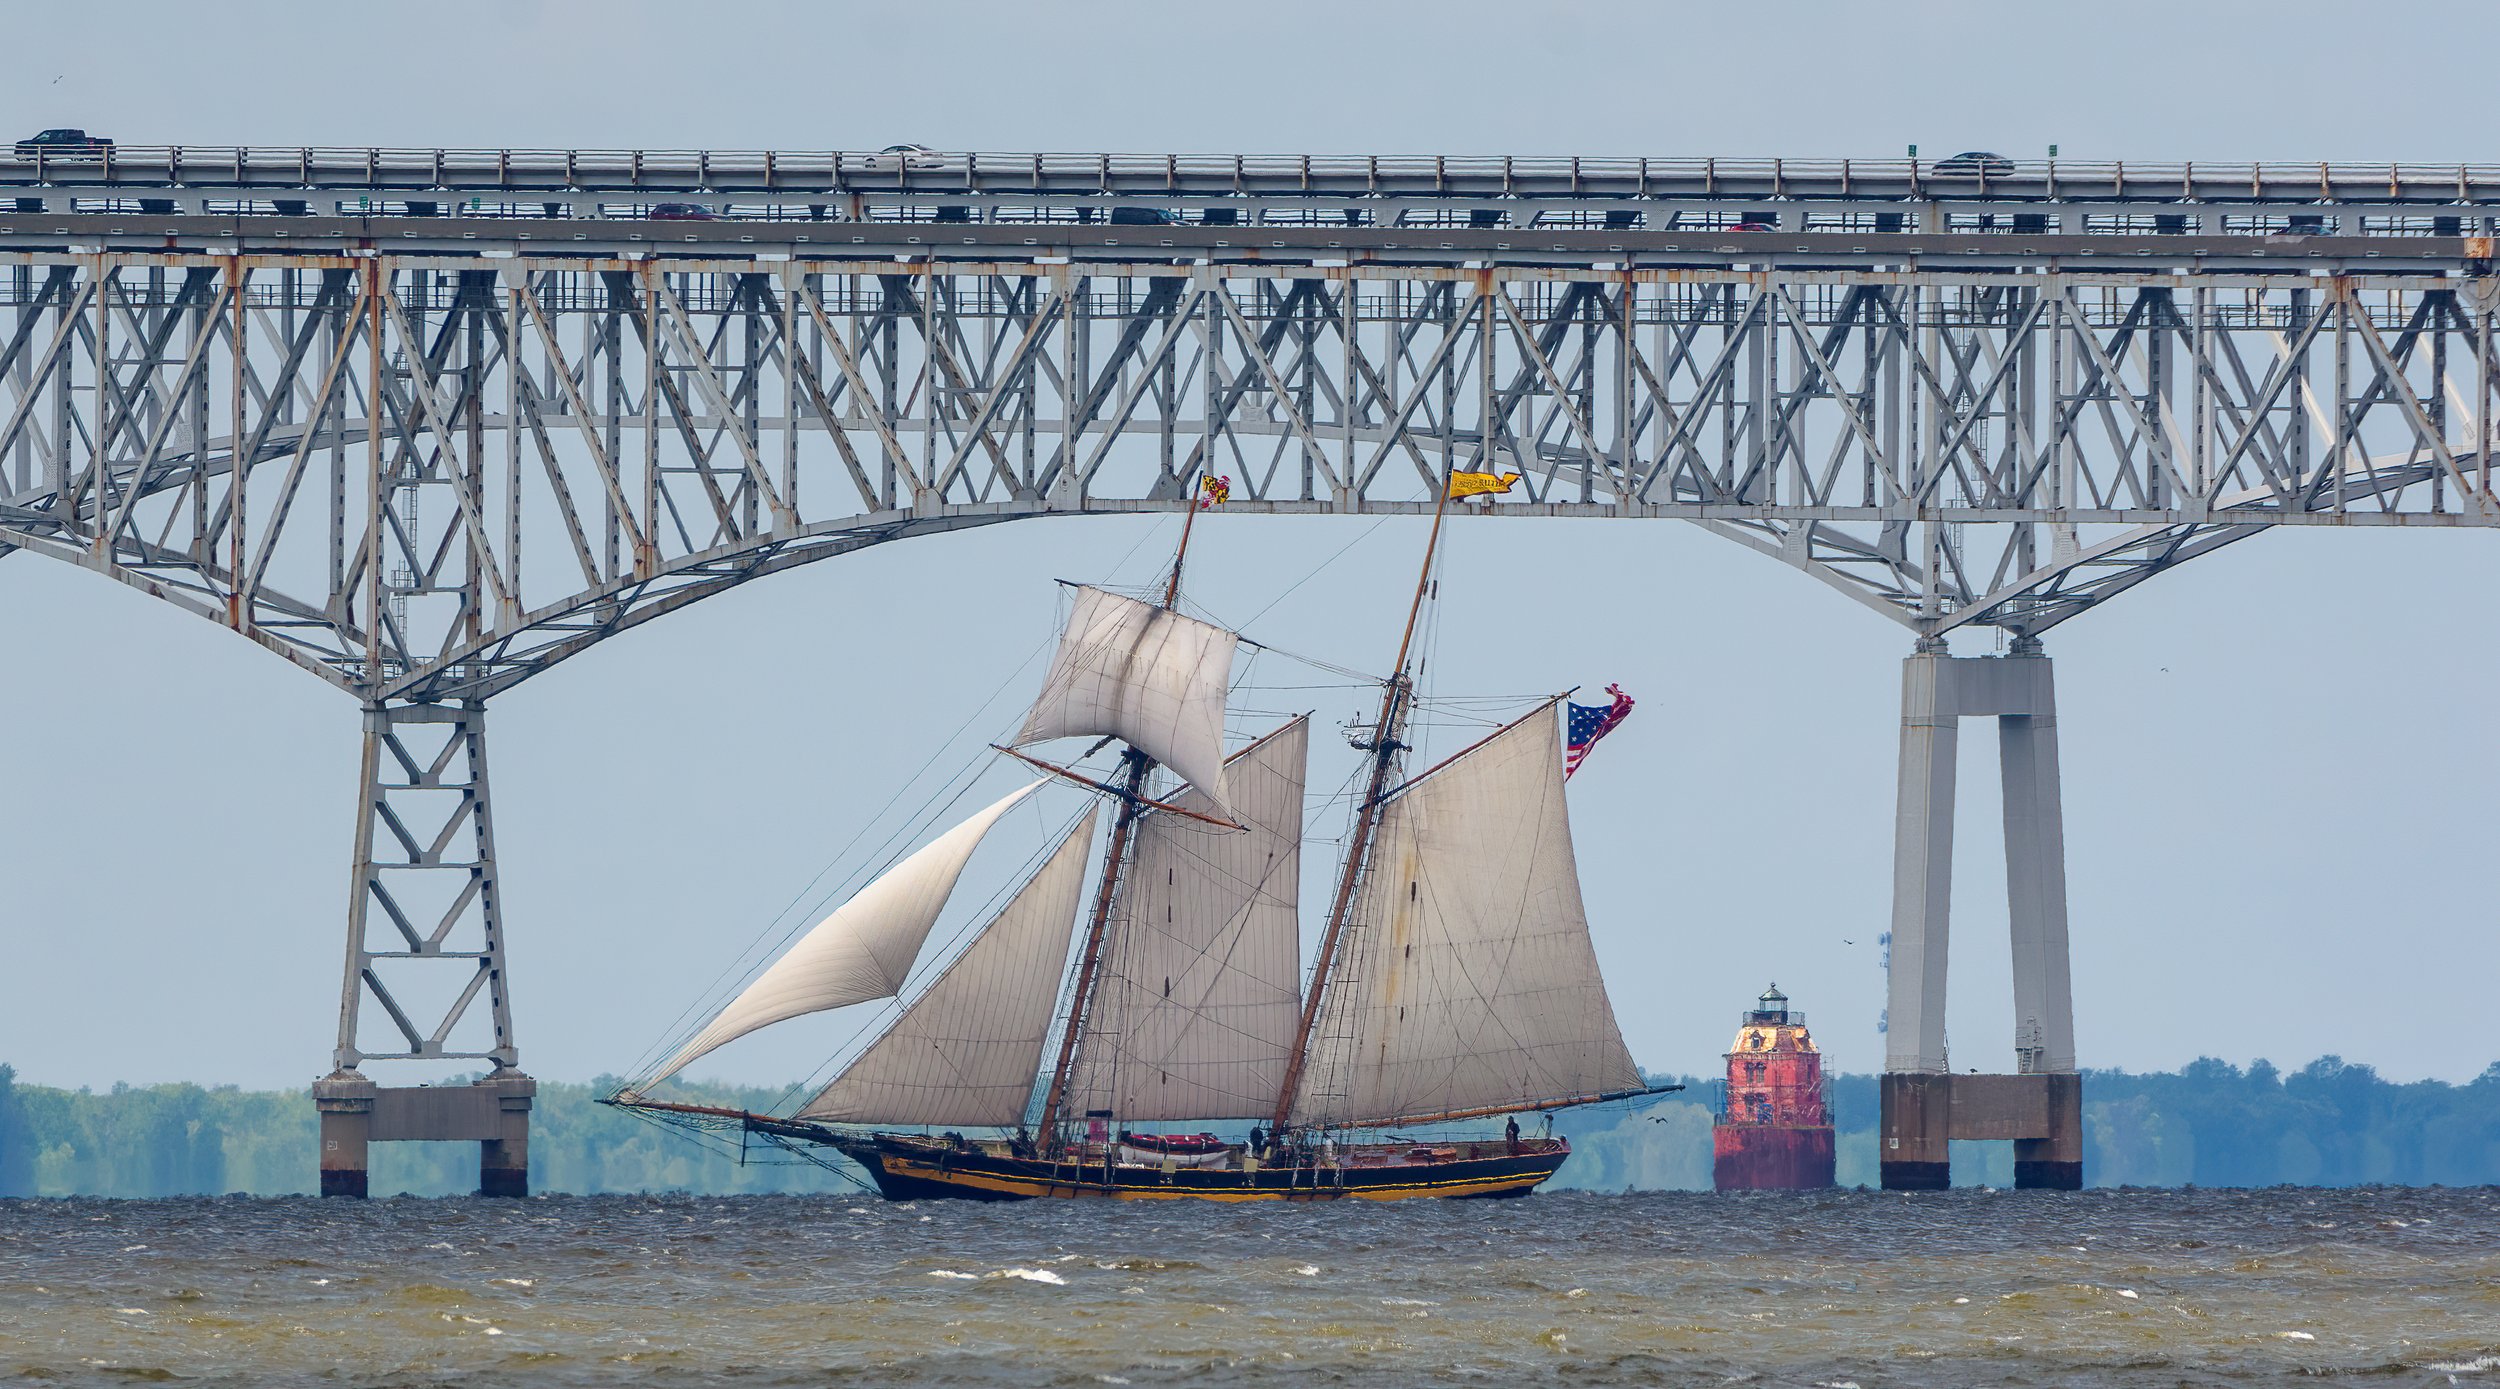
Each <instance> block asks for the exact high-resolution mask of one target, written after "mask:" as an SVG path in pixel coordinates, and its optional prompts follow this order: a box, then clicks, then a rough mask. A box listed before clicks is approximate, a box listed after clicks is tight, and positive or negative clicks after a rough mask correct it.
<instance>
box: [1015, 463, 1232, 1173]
mask: <svg viewBox="0 0 2500 1389" xmlns="http://www.w3.org/2000/svg"><path fill="white" fill-rule="evenodd" d="M1204 509H1205V507H1204V505H1203V504H1200V503H1198V502H1197V499H1195V498H1192V505H1191V506H1190V508H1189V512H1188V514H1187V516H1186V517H1185V518H1184V519H1183V520H1182V521H1181V543H1180V547H1179V548H1178V549H1176V550H1174V551H1173V552H1172V574H1171V577H1170V578H1168V579H1166V580H1165V581H1164V584H1163V607H1164V609H1165V610H1166V611H1169V610H1171V609H1172V607H1173V605H1174V604H1176V603H1178V602H1179V601H1180V596H1181V566H1182V564H1184V563H1186V562H1187V561H1188V559H1189V535H1190V532H1191V531H1192V530H1195V529H1196V528H1197V525H1198V513H1199V512H1200V511H1202V510H1204ZM1028 760H1029V759H1028ZM1120 760H1121V762H1122V763H1123V764H1125V766H1126V768H1127V773H1126V775H1125V776H1124V777H1123V778H1122V780H1121V783H1120V785H1119V786H1118V787H1116V788H1114V787H1102V788H1101V789H1102V790H1105V791H1108V792H1110V793H1111V794H1112V795H1115V796H1117V797H1118V798H1119V801H1120V809H1119V812H1118V814H1117V815H1116V816H1115V817H1114V818H1113V819H1112V822H1111V845H1110V847H1109V848H1108V849H1107V850H1105V851H1104V853H1103V859H1102V882H1101V883H1100V884H1099V885H1098V886H1097V887H1096V888H1095V890H1094V909H1093V911H1092V912H1091V913H1090V914H1089V915H1088V916H1087V918H1086V922H1085V945H1084V948H1083V950H1082V951H1081V952H1080V953H1079V955H1078V963H1077V967H1076V988H1075V989H1074V990H1073V991H1072V992H1071V993H1070V995H1069V998H1068V1026H1067V1030H1066V1031H1065V1032H1063V1033H1061V1034H1060V1037H1059V1058H1058V1060H1057V1061H1056V1062H1055V1063H1054V1064H1053V1065H1052V1066H1051V1069H1050V1089H1049V1091H1048V1092H1047V1093H1046V1094H1045V1095H1044V1097H1043V1099H1042V1128H1041V1139H1042V1143H1043V1145H1044V1147H1045V1148H1047V1149H1048V1150H1050V1151H1052V1152H1054V1153H1055V1152H1057V1151H1058V1150H1059V1148H1060V1146H1061V1145H1060V1142H1059V1122H1060V1120H1061V1119H1062V1118H1063V1117H1065V1116H1063V1115H1062V1114H1061V1112H1060V1111H1061V1110H1062V1109H1063V1108H1065V1106H1066V1104H1067V1099H1068V1078H1069V1074H1070V1072H1071V1071H1072V1070H1073V1069H1074V1067H1075V1065H1076V1046H1077V1041H1078V1039H1079V1038H1081V1037H1083V1036H1084V1035H1085V1023H1086V1019H1087V1018H1088V1017H1089V1016H1090V1015H1091V1013H1092V1011H1093V1006H1094V989H1095V985H1096V984H1097V983H1099V982H1100V979H1101V975H1102V940H1103V934H1104V932H1105V931H1106V930H1107V929H1109V927H1110V924H1111V904H1112V903H1113V901H1114V900H1116V899H1117V897H1118V894H1119V888H1120V874H1121V870H1122V869H1123V868H1124V867H1125V866H1126V864H1127V859H1128V850H1129V843H1130V840H1131V839H1132V838H1133V837H1134V832H1135V830H1136V828H1137V817H1138V816H1139V815H1140V814H1142V813H1144V810H1145V807H1146V805H1147V801H1146V798H1145V790H1146V774H1147V773H1148V772H1151V771H1153V770H1154V765H1155V760H1154V759H1153V758H1151V757H1148V756H1147V755H1146V754H1145V753H1142V752H1140V751H1138V750H1137V749H1136V748H1130V749H1129V750H1128V751H1127V752H1126V753H1125V754H1123V755H1122V756H1121V758H1120ZM1197 818H1201V819H1203V818H1205V817H1203V816H1201V817H1197Z"/></svg>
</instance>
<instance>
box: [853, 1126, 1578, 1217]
mask: <svg viewBox="0 0 2500 1389" xmlns="http://www.w3.org/2000/svg"><path fill="white" fill-rule="evenodd" d="M832 1142H833V1146H834V1147H836V1148H838V1149H840V1150H841V1151H842V1152H843V1153H844V1154H845V1155H846V1156H848V1157H850V1158H851V1159H852V1160H853V1161H855V1162H857V1163H858V1164H859V1165H860V1166H862V1167H864V1168H866V1169H867V1170H868V1173H869V1175H870V1176H871V1177H873V1178H875V1179H876V1183H877V1190H878V1191H879V1192H880V1193H882V1194H883V1195H884V1196H885V1197H886V1198H887V1199H888V1200H894V1201H922V1200H933V1199H941V1200H962V1201H1026V1200H1035V1199H1040V1198H1048V1197H1062V1198H1077V1197H1102V1198H1109V1199H1112V1200H1120V1201H1171V1200H1203V1201H1340V1200H1354V1201H1404V1200H1410V1199H1413V1198H1417V1197H1440V1198H1444V1199H1450V1198H1476V1199H1484V1198H1493V1197H1506V1196H1525V1195H1527V1194H1528V1193H1529V1192H1531V1191H1534V1190H1535V1189H1536V1188H1537V1186H1538V1184H1539V1183H1541V1182H1543V1181H1545V1180H1546V1179H1547V1178H1549V1177H1551V1176H1553V1175H1554V1173H1555V1171H1556V1170H1557V1169H1559V1168H1560V1167H1561V1166H1562V1165H1563V1162H1564V1161H1565V1160H1566V1159H1568V1158H1569V1157H1570V1156H1571V1145H1570V1143H1569V1142H1568V1141H1566V1140H1564V1139H1560V1138H1534V1139H1521V1140H1519V1141H1518V1142H1517V1143H1515V1144H1514V1143H1511V1142H1509V1141H1507V1140H1501V1139H1496V1140H1493V1141H1491V1142H1461V1143H1437V1144H1413V1143H1395V1144H1390V1143H1379V1144H1349V1145H1342V1146H1340V1147H1337V1148H1336V1149H1334V1150H1333V1152H1332V1151H1327V1150H1322V1151H1315V1152H1309V1153H1304V1154H1300V1155H1297V1156H1295V1157H1293V1158H1289V1159H1278V1160H1276V1161H1272V1162H1257V1161H1251V1160H1249V1159H1248V1158H1247V1156H1246V1155H1245V1154H1243V1153H1241V1152H1240V1151H1239V1150H1234V1151H1232V1152H1230V1153H1227V1154H1225V1155H1222V1157H1221V1158H1220V1159H1219V1162H1220V1164H1221V1165H1210V1166H1190V1165H1187V1164H1185V1163H1181V1162H1171V1163H1138V1162H1128V1161H1121V1160H1119V1159H1118V1158H1117V1157H1113V1156H1107V1155H1106V1154H1104V1153H1103V1152H1102V1151H1100V1150H1099V1149H1095V1150H1088V1151H1087V1152H1085V1153H1083V1154H1079V1155H1074V1156H1071V1157H1068V1158H1065V1159H1063V1160H1061V1161H1058V1162H1051V1161H1047V1160H1044V1159H1042V1158H1038V1157H1025V1156H1019V1155H1018V1154H1016V1153H1014V1152H1013V1151H1010V1150H1009V1149H1007V1148H1006V1146H1005V1145H1003V1144H998V1143H987V1142H972V1141H963V1140H957V1141H949V1140H947V1139H942V1138H924V1137H920V1136H918V1135H913V1134H892V1133H878V1134H858V1135H852V1134H842V1135H840V1136H839V1137H836V1138H834V1139H833V1140H832Z"/></svg>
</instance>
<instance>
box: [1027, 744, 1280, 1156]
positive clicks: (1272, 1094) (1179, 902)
mask: <svg viewBox="0 0 2500 1389" xmlns="http://www.w3.org/2000/svg"><path fill="white" fill-rule="evenodd" d="M1309 754H1310V722H1309V720H1308V719H1307V718H1297V719H1295V720H1293V722H1291V723H1288V724H1286V725H1285V726H1284V727H1282V728H1279V729H1277V730H1276V731H1275V732H1273V733H1270V734H1268V735H1267V736H1266V737H1264V738H1262V739H1260V740H1259V741H1257V742H1255V743H1253V744H1251V745H1250V746H1249V747H1246V748H1243V749H1242V750H1241V751H1240V752H1237V753H1235V754H1233V757H1232V759H1231V761H1230V762H1229V763H1227V764H1226V766H1225V769H1224V776H1225V785H1226V787H1227V789H1228V790H1229V792H1230V794H1231V800H1232V809H1233V814H1234V817H1235V818H1236V819H1237V820H1238V821H1239V822H1240V823H1241V824H1242V825H1244V826H1246V827H1247V829H1248V832H1247V833H1241V832H1237V831H1229V830H1223V829H1218V828H1216V827H1213V826H1210V825H1207V824H1205V823H1203V822H1201V821H1196V820H1191V819H1189V818H1187V817H1185V816H1179V815H1170V814H1165V813H1162V812H1159V811H1148V812H1146V813H1145V814H1143V815H1141V816H1140V817H1138V821H1137V826H1136V830H1135V835H1136V839H1135V847H1134V848H1133V849H1132V850H1131V856H1130V859H1129V864H1128V869H1127V872H1126V873H1125V874H1124V876H1123V878H1122V881H1121V887H1120V895H1119V897H1118V899H1117V900H1116V902H1115V904H1114V907H1113V910H1112V918H1111V924H1110V929H1109V931H1108V933H1107V934H1106V936H1105V938H1104V943H1103V951H1102V978H1101V981H1100V983H1098V984H1097V985H1096V992H1095V995H1094V1001H1093V1007H1092V1009H1091V1010H1090V1012H1089V1014H1088V1017H1087V1026H1086V1035H1085V1037H1084V1039H1083V1041H1082V1044H1081V1046H1080V1049H1079V1051H1078V1054H1077V1060H1076V1064H1075V1069H1074V1073H1073V1075H1072V1076H1071V1079H1070V1093H1071V1099H1070V1101H1069V1106H1068V1107H1069V1108H1070V1109H1071V1110H1092V1109H1109V1110H1111V1111H1112V1112H1113V1113H1115V1114H1117V1115H1118V1116H1119V1117H1120V1119H1121V1120H1123V1121H1130V1120H1135V1121H1138V1122H1155V1121H1162V1120H1172V1119H1249V1118H1264V1117H1266V1115H1267V1113H1268V1111H1269V1110H1270V1109H1272V1108H1273V1107H1274V1105H1275V1102H1276V1091H1277V1088H1278V1087H1279V1086H1281V1085H1282V1084H1284V1076H1285V1062H1286V1056H1287V1053H1288V1052H1289V1051H1290V1050H1291V1048H1292V1046H1293V1037H1294V1028H1295V1024H1296V1023H1297V1022H1298V1021H1299V1019H1300V958H1301V951H1300V930H1299V911H1298V902H1299V899H1300V896H1301V875H1302V873H1301V858H1302V786H1303V774H1304V768H1305V765H1306V763H1307V762H1308V760H1309ZM1174 803H1175V804H1177V805H1179V806H1180V807H1181V808H1182V809H1185V810H1199V811H1202V812H1203V811H1207V810H1208V809H1209V808H1210V807H1211V806H1212V805H1213V804H1214V802H1213V800H1212V798H1210V797H1208V796H1207V795H1205V793H1203V792H1201V791H1199V790H1197V789H1196V788H1194V787H1193V788H1191V789H1190V790H1188V791H1187V792H1185V793H1183V794H1181V795H1180V796H1178V797H1176V798H1175V800H1174Z"/></svg>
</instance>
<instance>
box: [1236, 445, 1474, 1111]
mask: <svg viewBox="0 0 2500 1389" xmlns="http://www.w3.org/2000/svg"><path fill="white" fill-rule="evenodd" d="M1456 468H1457V464H1456V462H1455V461H1453V462H1452V463H1451V465H1450V468H1449V469H1447V470H1445V471H1444V473H1443V476H1442V478H1441V496H1440V499H1439V500H1438V501H1436V502H1434V503H1433V508H1432V534H1431V535H1430V536H1428V537H1427V538H1426V539H1425V541H1424V567H1423V572H1422V573H1420V574H1418V575H1416V576H1415V599H1414V602H1412V603H1411V604H1409V605H1408V606H1407V609H1406V631H1405V632H1404V633H1403V634H1401V635H1400V636H1399V637H1398V660H1397V666H1396V671H1397V673H1396V674H1394V675H1392V676H1390V677H1389V683H1388V685H1387V686H1386V687H1385V688H1384V689H1383V690H1382V691H1381V695H1380V718H1379V721H1378V722H1376V723H1374V724H1373V725H1372V740H1371V744H1370V746H1369V749H1368V750H1369V751H1370V753H1371V755H1372V773H1371V783H1370V785H1369V786H1368V787H1367V788H1366V789H1365V791H1364V792H1363V799H1362V801H1361V802H1360V803H1359V804H1357V805H1356V806H1355V809H1354V835H1353V837H1352V838H1351V839H1350V840H1348V841H1347V844H1346V856H1345V871H1344V872H1343V873H1341V874H1339V875H1338V878H1337V892H1336V896H1335V897H1333V898H1332V899H1331V900H1330V901H1329V904H1328V927H1327V929H1326V930H1325V931H1323V932H1322V933H1321V935H1320V938H1319V957H1318V958H1317V959H1315V960H1313V961H1312V962H1311V992H1310V994H1309V996H1308V997H1306V998H1305V999H1304V1000H1303V1001H1302V1019H1301V1022H1300V1023H1299V1024H1298V1025H1297V1026H1296V1027H1295V1028H1294V1034H1293V1049H1292V1050H1291V1051H1288V1052H1287V1053H1285V1083H1284V1085H1283V1086H1282V1087H1281V1088H1279V1089H1278V1091H1277V1092H1276V1112H1275V1115H1274V1118H1273V1120H1272V1121H1271V1122H1272V1123H1273V1126H1274V1127H1276V1128H1279V1129H1282V1128H1284V1127H1285V1126H1286V1125H1287V1123H1288V1122H1290V1121H1291V1119H1292V1117H1293V1097H1294V1092H1295V1091H1296V1090H1298V1089H1299V1088H1300V1087H1301V1085H1302V1072H1303V1069H1304V1067H1305V1065H1306V1064H1307V1063H1308V1062H1309V1060H1310V1054H1311V1029H1312V1027H1313V1026H1315V1025H1316V1024H1317V1023H1318V1021H1319V1005H1320V1000H1321V999H1322V998H1323V997H1325V996H1326V994H1327V991H1328V972H1329V970H1330V969H1331V968H1333V967H1334V966H1335V964H1336V962H1337V946H1338V943H1339V941H1340V939H1341V938H1342V937H1343V936H1344V934H1345V924H1346V913H1347V911H1348V910H1349V909H1350V908H1351V907H1352V906H1353V904H1354V893H1355V889H1357V888H1358V887H1360V886H1361V885H1362V881H1363V874H1364V870H1365V869H1366V868H1367V867H1368V866H1369V862H1368V861H1369V859H1370V857H1371V848H1372V832H1373V831H1374V830H1375V829H1377V828H1378V827H1379V824H1380V807H1381V805H1382V804H1383V803H1384V802H1385V801H1386V800H1387V799H1388V795H1389V791H1390V785H1389V783H1390V781H1391V779H1392V778H1394V777H1395V776H1396V775H1397V758H1398V754H1399V753H1400V752H1403V751H1405V750H1406V744H1405V743H1404V742H1402V741H1400V736H1399V735H1401V734H1403V733H1404V732H1405V731H1406V716H1407V715H1408V714H1409V713H1410V712H1412V706H1413V704H1414V693H1415V683H1414V681H1413V679H1412V678H1411V677H1410V676H1409V675H1408V674H1407V669H1406V665H1407V657H1408V656H1409V654H1411V653H1412V652H1413V650H1414V647H1415V627H1416V625H1417V623H1418V621H1419V620H1420V619H1421V618H1422V616H1423V611H1424V598H1425V597H1426V595H1428V594H1429V593H1430V592H1431V591H1432V562H1433V558H1434V556H1435V555H1436V554H1437V553H1438V552H1439V550H1440V546H1441V521H1442V518H1443V517H1445V516H1447V515H1448V514H1449V510H1450V477H1449V473H1450V472H1453V471H1455V470H1456ZM1357 746H1361V745H1360V744H1358V745H1357Z"/></svg>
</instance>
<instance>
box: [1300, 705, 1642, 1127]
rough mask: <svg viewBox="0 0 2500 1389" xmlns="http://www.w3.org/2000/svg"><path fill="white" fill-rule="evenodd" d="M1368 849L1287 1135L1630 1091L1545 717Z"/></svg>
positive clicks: (1512, 733)
mask: <svg viewBox="0 0 2500 1389" xmlns="http://www.w3.org/2000/svg"><path fill="white" fill-rule="evenodd" d="M1373 843H1374V847H1373V851H1372V855H1371V863H1370V868H1369V871H1368V873H1367V874H1366V875H1365V877H1364V880H1363V887H1362V891H1361V893H1360V896H1359V901H1358V902H1357V904H1356V905H1355V906H1354V908H1353V912H1352V915H1351V916H1350V917H1349V919H1348V925H1347V931H1346V935H1345V937H1344V944H1343V945H1341V947H1340V951H1339V954H1338V958H1337V961H1336V966H1335V968H1333V969H1332V970H1331V971H1330V981H1329V990H1328V994H1327V997H1326V998H1325V1000H1324V1001H1323V1003H1322V1005H1321V1010H1320V1017H1319V1019H1318V1022H1317V1026H1316V1028H1315V1029H1314V1032H1313V1036H1312V1041H1311V1056H1310V1060H1309V1061H1308V1062H1307V1063H1306V1066H1305V1071H1304V1078H1303V1081H1302V1085H1301V1093H1300V1094H1299V1095H1298V1096H1297V1097H1296V1099H1295V1104H1294V1109H1293V1115H1294V1118H1295V1120H1296V1121H1297V1122H1302V1123H1319V1124H1324V1123H1331V1122H1361V1121H1367V1120H1381V1119H1394V1118H1400V1117H1405V1116H1415V1115H1426V1114H1439V1113H1446V1112H1449V1111H1452V1110H1467V1109H1490V1108H1495V1107H1502V1106H1512V1105H1518V1106H1526V1105H1529V1104H1533V1103H1535V1102H1537V1101H1540V1100H1554V1099H1563V1098H1568V1097H1572V1096H1577V1095H1589V1094H1600V1093H1605V1092H1609V1091H1615V1090H1628V1089H1637V1088H1638V1087H1639V1086H1640V1085H1641V1073H1640V1068H1639V1067H1637V1066H1635V1065H1634V1064H1633V1062H1632V1055H1631V1052H1630V1051H1629V1050H1628V1049H1626V1048H1625V1046H1624V1044H1623V1034H1622V1032H1621V1031H1620V1030H1619V1029H1618V1028H1617V1027H1616V1025H1615V1015H1614V1008H1613V1006H1612V1005H1611V1004H1610V1003H1609V1002H1608V1001H1607V998H1606V987H1605V984H1604V982H1603V981H1602V980H1601V979H1600V978H1599V977H1598V972H1597V953H1596V951H1595V950H1594V949H1593V948H1592V947H1591V945H1590V943H1589V931H1588V919H1587V916H1586V914H1585V912H1584V911H1583V909H1582V906H1581V902H1580V879H1579V873H1578V869H1577V866H1576V865H1575V863H1574V862H1573V859H1572V852H1571V823H1570V819H1569V816H1568V815H1567V814H1566V813H1565V811H1564V808H1563V777H1562V757H1561V746H1560V737H1559V729H1558V726H1557V723H1556V719H1555V710H1554V707H1553V706H1551V705H1549V706H1547V707H1546V708H1545V709H1543V710H1541V711H1539V712H1537V713H1535V714H1533V715H1530V716H1529V717H1528V718H1526V719H1523V720H1521V721H1520V722H1519V723H1517V724H1515V725H1513V726H1511V727H1510V728H1509V729H1507V730H1504V731H1503V732H1501V733H1499V734H1496V735H1495V736H1494V737H1492V738H1490V739H1487V740H1486V741H1485V742H1484V743H1482V744H1480V745H1479V746H1477V747H1475V748H1474V749H1472V750H1470V751H1468V752H1466V753H1463V754H1461V755H1460V756H1459V757H1457V758H1456V759H1454V760H1452V761H1451V762H1450V763H1449V764H1447V765H1446V766H1444V767H1442V768H1440V769H1439V770H1438V771H1435V772H1433V773H1431V774H1430V775H1428V776H1425V777H1422V778H1419V779H1417V780H1416V781H1413V782H1410V783H1408V784H1407V785H1406V786H1405V787H1404V788H1402V789H1401V790H1400V791H1399V792H1398V793H1397V795H1396V796H1395V798H1394V799H1392V800H1391V801H1390V802H1389V804H1388V805H1387V806H1386V807H1384V808H1383V809H1382V811H1381V812H1380V821H1379V825H1378V828H1377V829H1376V830H1375V832H1374V841H1373Z"/></svg>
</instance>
